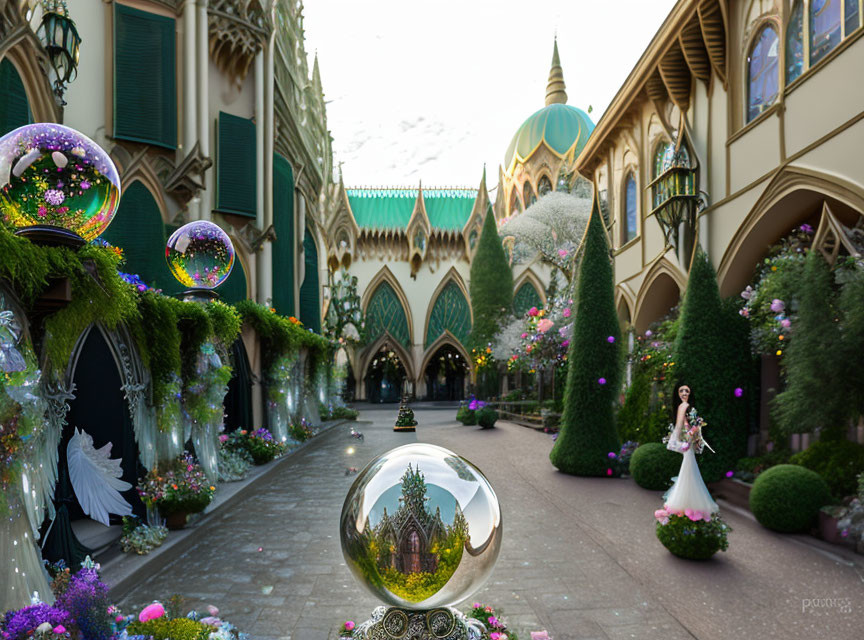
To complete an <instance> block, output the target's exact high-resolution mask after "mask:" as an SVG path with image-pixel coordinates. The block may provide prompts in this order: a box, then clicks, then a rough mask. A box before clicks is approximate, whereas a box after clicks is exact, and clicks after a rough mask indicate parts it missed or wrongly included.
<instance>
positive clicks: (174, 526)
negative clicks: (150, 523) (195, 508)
mask: <svg viewBox="0 0 864 640" xmlns="http://www.w3.org/2000/svg"><path fill="white" fill-rule="evenodd" d="M188 516H189V514H188V513H187V512H185V511H174V512H172V513H168V514H166V515H165V526H166V527H168V528H169V529H170V530H171V531H177V530H178V529H184V528H186V518H187V517H188Z"/></svg>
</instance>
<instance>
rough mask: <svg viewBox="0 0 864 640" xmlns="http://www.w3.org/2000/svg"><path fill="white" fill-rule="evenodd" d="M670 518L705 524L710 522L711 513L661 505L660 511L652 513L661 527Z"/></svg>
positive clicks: (667, 522)
mask: <svg viewBox="0 0 864 640" xmlns="http://www.w3.org/2000/svg"><path fill="white" fill-rule="evenodd" d="M670 516H684V517H686V518H688V519H689V520H692V521H693V522H699V521H700V520H704V521H705V522H711V513H710V512H708V511H700V510H699V509H684V510H683V511H682V510H681V509H673V508H672V507H670V506H668V505H665V504H664V505H663V508H662V509H657V511H655V512H654V517H655V518H657V522H659V523H660V524H662V525H666V524H669V517H670Z"/></svg>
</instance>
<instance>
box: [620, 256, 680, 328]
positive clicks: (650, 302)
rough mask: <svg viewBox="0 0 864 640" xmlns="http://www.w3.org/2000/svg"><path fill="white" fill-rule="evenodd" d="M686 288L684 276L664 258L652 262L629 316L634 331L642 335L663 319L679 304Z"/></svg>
mask: <svg viewBox="0 0 864 640" xmlns="http://www.w3.org/2000/svg"><path fill="white" fill-rule="evenodd" d="M686 287H687V281H686V279H685V277H684V274H682V273H681V270H680V269H679V268H678V267H677V266H675V265H674V264H673V263H672V262H670V261H669V259H668V258H666V256H663V257H661V258H660V259H659V260H657V261H656V262H654V264H653V265H652V266H651V268H650V269H649V270H648V273H647V274H646V275H645V279H644V280H643V281H642V286H641V287H640V289H639V294H638V295H637V297H636V305H635V313H634V314H633V316H631V317H632V318H633V327H634V328H635V329H636V331H637V332H639V333H642V332H644V331H645V330H647V329H648V327H649V326H650V325H651V323H653V322H656V321H658V320H660V319H661V318H663V317H664V316H665V315H666V314H667V313H668V312H669V310H670V309H671V308H673V307H674V306H675V305H677V304H678V303H679V302H680V300H681V296H682V295H683V293H684V289H685V288H686Z"/></svg>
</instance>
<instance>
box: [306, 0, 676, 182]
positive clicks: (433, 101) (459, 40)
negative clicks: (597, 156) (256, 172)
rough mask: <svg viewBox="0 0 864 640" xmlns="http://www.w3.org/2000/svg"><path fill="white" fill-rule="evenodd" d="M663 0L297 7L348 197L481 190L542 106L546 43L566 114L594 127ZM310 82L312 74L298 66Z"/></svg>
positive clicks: (410, 0) (668, 0)
mask: <svg viewBox="0 0 864 640" xmlns="http://www.w3.org/2000/svg"><path fill="white" fill-rule="evenodd" d="M674 4H675V1H674V0H593V1H587V0H569V1H565V0H531V1H529V0H494V1H487V0H436V1H435V2H428V1H426V0H371V1H367V2H361V1H354V0H306V2H305V9H304V15H305V23H304V26H305V28H306V47H307V51H308V52H309V54H310V65H311V56H312V55H313V54H314V52H315V51H316V50H317V52H318V58H319V64H320V65H321V79H322V82H323V85H324V95H325V99H326V100H327V101H328V103H329V104H328V105H327V118H328V124H329V127H330V131H331V132H332V135H333V138H334V143H333V148H334V152H335V161H336V162H337V163H338V162H342V163H343V165H342V171H343V175H344V179H345V184H346V185H347V186H359V185H390V186H393V185H397V186H401V185H412V186H413V185H416V184H417V182H418V180H422V181H423V184H424V185H425V186H472V187H473V186H476V185H477V184H478V183H479V181H480V177H481V175H482V171H483V163H484V162H485V163H486V166H487V170H488V171H487V177H488V185H489V187H490V188H492V187H493V186H495V185H496V184H497V182H498V166H499V165H500V164H501V163H502V162H503V158H504V152H505V151H506V149H507V146H508V144H509V143H510V139H511V138H512V137H513V134H514V133H515V132H516V129H517V128H518V127H519V125H520V124H522V122H523V121H524V120H525V119H526V118H527V117H528V116H530V115H531V114H532V113H534V112H535V111H537V110H538V109H540V108H542V107H543V106H544V98H545V94H546V81H547V78H548V75H549V66H550V63H551V60H552V42H553V38H554V35H555V33H556V31H557V34H558V49H559V53H560V55H561V65H562V67H563V68H564V80H565V82H566V83H567V95H568V104H571V105H574V106H577V107H579V108H581V109H584V110H586V111H587V110H588V107H589V105H590V106H592V107H593V111H592V112H591V114H590V115H591V118H592V120H594V122H595V123H596V122H597V121H598V120H599V119H600V116H601V115H602V113H603V111H604V109H606V107H607V106H608V104H609V102H610V101H611V100H612V98H613V97H614V95H615V93H616V92H617V91H618V89H619V88H620V86H621V84H622V83H623V82H624V80H625V79H626V77H627V75H628V74H629V73H630V71H631V70H632V68H633V66H634V65H635V64H636V61H637V60H638V59H639V56H640V55H641V54H642V52H643V51H644V50H645V47H646V46H647V45H648V43H649V42H650V41H651V38H652V37H653V36H654V34H655V33H656V31H657V29H658V28H659V27H660V25H661V24H662V22H663V20H664V19H665V18H666V15H667V14H668V13H669V11H670V10H671V8H672V7H673V5H674ZM310 68H311V66H310Z"/></svg>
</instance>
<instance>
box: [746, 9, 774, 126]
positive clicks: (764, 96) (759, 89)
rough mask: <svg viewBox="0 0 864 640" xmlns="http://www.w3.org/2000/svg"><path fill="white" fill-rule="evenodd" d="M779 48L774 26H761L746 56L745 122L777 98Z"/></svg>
mask: <svg viewBox="0 0 864 640" xmlns="http://www.w3.org/2000/svg"><path fill="white" fill-rule="evenodd" d="M779 48H780V40H779V38H778V36H777V31H776V30H775V29H774V27H773V26H771V25H765V26H764V27H762V30H761V31H760V32H759V35H757V36H756V39H755V40H754V42H753V46H752V48H751V49H750V55H749V56H747V122H750V121H751V120H753V118H755V117H756V116H758V115H759V114H760V113H762V112H763V111H765V110H766V109H768V108H769V107H770V106H771V105H772V104H774V102H775V101H776V100H777V94H778V92H779V90H780V69H779V66H778V59H777V56H778V53H779Z"/></svg>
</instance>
